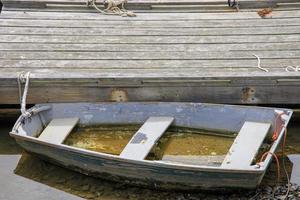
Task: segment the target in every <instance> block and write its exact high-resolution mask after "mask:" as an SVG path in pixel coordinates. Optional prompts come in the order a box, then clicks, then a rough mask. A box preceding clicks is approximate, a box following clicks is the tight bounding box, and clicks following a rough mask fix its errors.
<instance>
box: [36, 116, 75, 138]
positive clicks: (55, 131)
mask: <svg viewBox="0 0 300 200" xmlns="http://www.w3.org/2000/svg"><path fill="white" fill-rule="evenodd" d="M78 121H79V118H57V119H53V120H52V121H51V122H50V123H49V124H48V125H47V127H46V128H45V129H44V130H43V132H42V133H41V134H40V136H39V137H38V139H39V140H42V141H44V142H48V143H52V144H61V143H63V141H64V140H65V139H66V138H67V137H68V135H69V134H70V133H71V131H72V129H73V128H74V127H75V126H76V124H77V123H78Z"/></svg>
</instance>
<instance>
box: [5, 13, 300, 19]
mask: <svg viewBox="0 0 300 200" xmlns="http://www.w3.org/2000/svg"><path fill="white" fill-rule="evenodd" d="M271 16H272V18H273V19H276V18H299V17H300V10H292V11H277V10H275V11H273V12H272V14H271ZM0 18H2V19H24V20H25V19H32V20H33V19H35V20H36V19H39V20H79V21H85V20H105V21H128V20H130V21H164V20H168V21H176V20H191V21H194V20H247V19H260V20H261V17H260V16H259V15H258V14H257V12H256V11H252V12H251V11H249V12H232V13H139V15H138V17H135V18H131V19H128V18H124V17H122V18H120V17H117V16H108V15H100V14H99V13H75V14H74V13H70V12H60V13H55V15H54V14H53V12H38V11H37V12H30V11H29V12H19V11H4V12H3V13H1V15H0Z"/></svg>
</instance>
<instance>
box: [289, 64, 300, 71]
mask: <svg viewBox="0 0 300 200" xmlns="http://www.w3.org/2000/svg"><path fill="white" fill-rule="evenodd" d="M285 71H286V72H299V71H300V66H291V65H289V66H286V67H285Z"/></svg>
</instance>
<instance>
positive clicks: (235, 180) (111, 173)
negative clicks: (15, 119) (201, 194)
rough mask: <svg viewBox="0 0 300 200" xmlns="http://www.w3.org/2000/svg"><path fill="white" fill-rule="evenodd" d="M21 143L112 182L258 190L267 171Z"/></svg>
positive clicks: (209, 188) (177, 187) (153, 185)
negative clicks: (179, 163)
mask: <svg viewBox="0 0 300 200" xmlns="http://www.w3.org/2000/svg"><path fill="white" fill-rule="evenodd" d="M17 142H18V143H19V144H20V145H21V146H22V147H23V148H24V149H25V150H26V151H28V152H30V153H33V154H35V155H38V156H39V157H40V158H42V159H44V160H46V161H50V162H52V163H55V164H58V165H60V166H63V167H66V168H68V169H71V170H75V171H78V172H80V173H83V174H86V175H90V176H94V177H99V178H102V179H106V180H109V181H116V182H124V183H127V184H131V185H136V186H142V187H148V188H158V189H166V190H219V191H221V190H233V189H254V188H256V187H257V186H258V185H259V183H260V180H261V178H262V177H263V175H264V172H263V171H252V172H251V171H250V172H249V171H247V172H245V171H235V170H224V171H222V170H213V169H199V168H191V169H187V168H185V169H183V168H181V167H178V166H167V165H164V166H162V165H158V164H155V163H154V164H142V163H136V162H130V161H125V160H116V159H112V158H109V157H107V158H105V157H98V156H97V157H95V156H87V155H84V154H81V153H78V152H75V151H70V150H67V149H64V148H57V147H53V146H48V145H44V144H39V143H36V142H33V141H26V140H18V139H17Z"/></svg>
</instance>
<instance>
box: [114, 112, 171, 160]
mask: <svg viewBox="0 0 300 200" xmlns="http://www.w3.org/2000/svg"><path fill="white" fill-rule="evenodd" d="M173 121H174V117H149V118H148V119H147V121H146V122H145V123H144V124H143V125H142V127H141V128H140V129H139V130H138V131H137V132H136V133H135V134H134V136H133V137H132V139H131V140H130V141H129V143H128V144H127V145H126V146H125V148H124V149H123V151H122V152H121V154H120V157H121V158H126V159H132V160H144V159H145V158H146V156H147V155H148V153H149V152H150V151H151V149H152V148H153V146H154V145H155V144H156V142H157V141H158V140H159V138H160V137H161V136H162V135H163V133H164V132H165V131H166V130H167V128H168V127H169V126H170V125H171V124H172V122H173Z"/></svg>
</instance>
